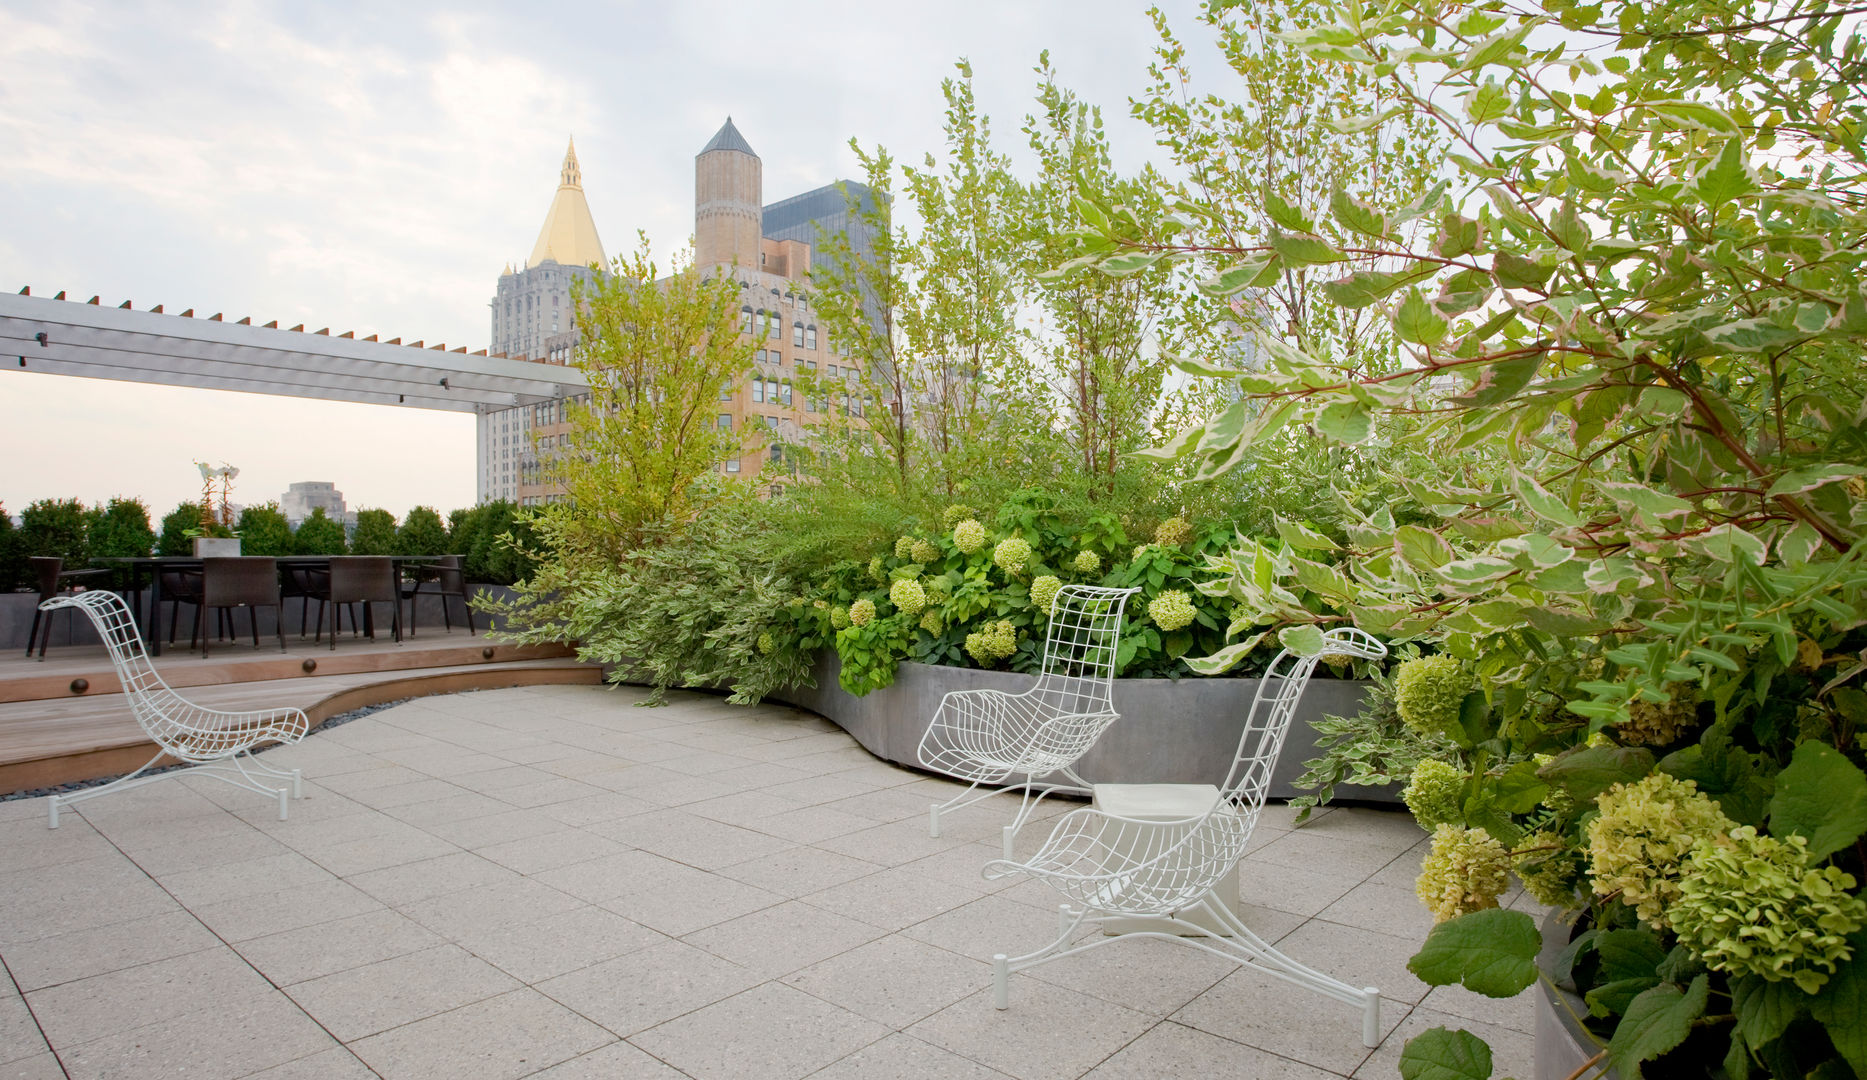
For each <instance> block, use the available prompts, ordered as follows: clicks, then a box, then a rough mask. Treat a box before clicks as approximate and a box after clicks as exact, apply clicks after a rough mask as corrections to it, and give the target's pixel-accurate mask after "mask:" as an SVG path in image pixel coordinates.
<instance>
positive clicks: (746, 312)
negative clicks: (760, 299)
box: [739, 307, 752, 335]
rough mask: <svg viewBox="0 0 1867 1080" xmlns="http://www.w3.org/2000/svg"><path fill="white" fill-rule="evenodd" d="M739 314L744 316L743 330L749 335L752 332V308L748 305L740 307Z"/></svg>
mask: <svg viewBox="0 0 1867 1080" xmlns="http://www.w3.org/2000/svg"><path fill="white" fill-rule="evenodd" d="M739 314H741V315H743V316H745V331H744V332H745V333H746V334H747V335H750V334H751V333H752V309H751V308H749V307H747V308H740V309H739Z"/></svg>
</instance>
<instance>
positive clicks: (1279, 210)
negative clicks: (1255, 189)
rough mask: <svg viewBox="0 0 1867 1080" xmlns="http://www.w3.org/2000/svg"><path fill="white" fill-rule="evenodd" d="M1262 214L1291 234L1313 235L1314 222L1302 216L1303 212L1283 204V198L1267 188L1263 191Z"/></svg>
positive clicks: (1285, 203) (1314, 229)
mask: <svg viewBox="0 0 1867 1080" xmlns="http://www.w3.org/2000/svg"><path fill="white" fill-rule="evenodd" d="M1264 212H1265V213H1266V214H1268V215H1269V216H1270V219H1271V220H1272V221H1275V222H1276V223H1277V224H1278V225H1279V226H1281V227H1282V228H1285V229H1289V230H1290V231H1291V232H1298V233H1313V232H1315V231H1316V223H1315V222H1313V221H1311V220H1310V219H1309V218H1308V217H1306V216H1304V214H1303V211H1301V210H1298V209H1297V208H1296V207H1294V206H1291V205H1290V204H1289V203H1287V202H1285V201H1284V199H1283V196H1281V195H1279V194H1278V193H1277V192H1275V191H1272V190H1271V189H1270V188H1269V187H1266V188H1265V189H1264Z"/></svg>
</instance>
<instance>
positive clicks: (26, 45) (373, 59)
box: [0, 0, 1205, 516]
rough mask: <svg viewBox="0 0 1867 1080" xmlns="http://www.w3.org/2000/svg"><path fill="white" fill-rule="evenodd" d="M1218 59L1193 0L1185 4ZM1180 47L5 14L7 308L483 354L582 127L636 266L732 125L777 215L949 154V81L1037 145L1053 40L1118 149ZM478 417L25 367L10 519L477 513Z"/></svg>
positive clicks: (578, 19)
mask: <svg viewBox="0 0 1867 1080" xmlns="http://www.w3.org/2000/svg"><path fill="white" fill-rule="evenodd" d="M1169 10H1171V11H1173V12H1174V19H1173V21H1174V23H1175V25H1176V26H1177V27H1178V28H1180V31H1181V34H1182V36H1183V37H1188V38H1192V39H1196V40H1202V41H1203V40H1204V37H1205V35H1204V34H1203V33H1202V32H1201V31H1200V30H1199V29H1198V28H1197V27H1195V26H1194V25H1193V18H1192V10H1191V5H1190V4H1179V5H1169ZM1152 42H1153V31H1152V28H1151V26H1150V24H1149V22H1148V18H1147V15H1146V10H1145V6H1144V4H1143V3H1139V2H1135V0H1088V2H1085V0H1061V2H1052V0H1043V2H1035V0H1012V2H1009V3H1007V2H1004V0H997V2H992V0H986V2H972V0H964V2H948V3H942V4H926V5H922V4H914V5H907V4H895V3H889V2H886V0H884V2H881V3H876V2H873V0H871V2H868V3H811V2H808V0H799V2H794V3H788V4H775V5H747V4H743V3H740V4H724V3H701V2H693V0H688V2H684V3H666V2H658V3H652V4H636V3H624V4H602V3H591V4H579V3H565V4H552V5H524V6H520V5H512V4H491V3H488V4H445V5H443V4H422V3H408V4H401V3H397V4H377V3H361V2H350V3H330V4H323V3H318V4H306V3H237V2H236V3H220V2H215V0H202V2H198V3H192V4H188V5H180V6H177V5H157V4H148V5H141V4H122V5H95V4H85V3H73V2H69V0H68V2H63V3H57V4H30V5H29V4H25V3H22V2H16V0H0V161H4V162H5V167H4V168H0V221H3V222H4V226H0V288H6V289H9V290H12V291H17V290H18V289H19V288H20V287H21V286H30V287H31V288H32V291H33V293H34V294H35V295H51V294H53V293H56V292H57V291H58V290H60V289H64V290H68V292H69V293H70V295H72V296H74V297H76V298H78V299H80V300H82V299H86V298H89V297H90V296H91V295H92V294H98V295H100V296H101V297H102V302H104V303H108V304H118V303H121V302H122V301H124V300H126V299H127V300H131V301H133V302H134V305H135V306H136V307H137V308H139V309H141V308H147V307H149V306H151V305H153V304H157V303H161V304H164V305H167V308H168V310H170V311H178V310H181V309H183V308H190V307H192V308H195V309H196V310H198V311H202V312H214V311H224V312H226V314H227V317H228V319H230V320H231V319H236V318H238V317H240V316H243V315H251V316H252V317H253V319H254V321H255V322H256V323H264V322H267V321H269V320H272V319H278V320H279V321H280V324H281V325H284V326H291V325H294V324H296V323H300V322H302V323H305V324H306V325H308V326H330V327H332V328H333V331H334V332H341V331H343V330H346V329H350V330H355V331H356V332H357V334H358V336H363V335H366V334H370V333H380V334H382V335H383V336H384V337H402V338H404V339H408V340H413V339H424V340H426V341H429V342H437V341H444V342H446V343H447V344H448V345H449V346H450V347H453V346H459V345H465V346H467V347H468V348H469V349H480V348H484V347H486V345H487V343H488V338H489V325H488V323H489V320H488V311H487V303H488V301H489V299H490V298H491V296H492V293H493V290H494V287H495V283H496V281H497V278H498V276H499V272H500V269H501V267H502V266H503V265H504V264H505V263H506V262H507V261H512V262H514V263H522V262H523V260H524V259H525V257H526V256H527V255H528V254H529V253H530V251H531V248H532V244H533V241H534V240H535V239H536V237H537V234H538V229H539V226H540V224H542V222H543V220H544V215H545V211H546V209H547V208H548V207H549V205H550V201H551V197H552V193H553V191H554V190H555V188H556V185H557V176H558V166H559V163H560V160H561V159H562V156H563V153H564V146H565V141H566V139H567V138H568V137H569V136H571V135H575V137H576V140H577V152H578V157H579V159H580V160H581V162H582V164H583V176H584V188H585V190H586V192H587V193H588V197H589V201H590V208H591V210H592V212H593V213H594V215H595V217H596V223H597V228H598V229H599V230H600V231H601V233H602V237H603V242H604V245H605V247H606V248H607V249H608V251H609V252H610V253H611V254H615V253H617V252H619V251H622V250H624V249H626V248H629V247H631V246H633V244H634V242H635V234H636V231H637V230H638V229H639V230H643V231H646V232H647V234H648V236H649V238H650V239H651V240H652V242H653V243H654V245H655V247H656V249H657V251H658V253H660V254H662V255H664V256H665V255H667V254H668V253H670V252H671V251H672V250H673V249H675V248H678V247H682V246H684V245H685V244H686V243H687V241H688V237H689V233H690V232H691V230H692V222H693V158H694V155H695V153H697V152H698V151H699V149H700V148H701V146H703V145H704V144H705V143H706V141H707V139H708V138H710V137H711V136H712V134H713V133H714V131H715V130H717V129H718V128H719V126H720V124H721V123H722V122H723V121H724V120H725V118H726V117H727V116H728V115H729V114H730V115H731V116H732V118H733V120H734V122H735V123H736V124H737V125H738V127H739V129H740V131H741V132H743V133H744V135H745V137H746V139H747V141H749V142H750V143H751V144H752V147H753V148H754V149H755V150H756V151H758V153H759V156H760V157H761V159H762V160H763V162H764V175H765V200H766V201H767V202H771V201H775V200H776V199H779V198H783V197H785V196H788V195H793V194H796V193H798V192H801V191H805V190H808V189H810V188H813V187H817V186H819V185H822V184H825V183H829V182H831V181H833V180H836V179H841V178H847V177H851V176H854V175H856V173H857V166H856V161H855V158H854V155H853V154H852V153H851V152H850V151H849V149H848V147H847V143H848V141H849V139H850V138H851V137H852V136H854V137H856V138H858V139H860V140H861V141H862V142H863V143H864V144H865V145H872V144H876V143H880V144H883V145H886V146H887V147H888V148H889V149H890V150H891V151H893V152H894V153H895V154H896V156H897V157H898V158H903V159H906V160H910V161H918V160H919V158H920V157H921V155H922V154H924V153H926V152H927V151H929V150H938V149H939V142H940V124H941V120H942V110H943V104H942V100H941V97H940V81H941V79H943V78H945V77H946V76H948V75H950V74H952V73H953V62H954V61H955V60H956V59H957V58H959V57H962V56H964V57H968V58H970V59H971V61H972V64H973V68H974V72H975V75H976V84H977V87H978V92H979V97H980V100H981V104H982V107H983V109H984V111H986V112H987V113H988V114H989V115H991V116H992V118H993V120H994V127H995V133H996V135H997V141H998V142H999V143H1000V144H1001V145H1002V146H1005V147H1006V148H1007V149H1018V148H1021V145H1022V135H1021V133H1019V131H1018V126H1019V123H1020V121H1021V118H1022V117H1023V115H1024V113H1025V111H1026V110H1027V108H1028V107H1029V102H1030V99H1031V90H1032V88H1033V85H1034V78H1033V76H1032V74H1031V68H1032V66H1033V64H1034V63H1035V62H1036V60H1037V56H1038V53H1039V51H1040V50H1042V49H1045V48H1048V49H1050V50H1051V55H1052V61H1053V63H1054V64H1055V66H1056V68H1057V69H1058V71H1059V72H1060V74H1061V76H1062V79H1063V81H1064V82H1065V84H1066V85H1069V86H1071V87H1074V88H1075V89H1077V90H1078V91H1079V93H1081V94H1082V95H1083V97H1084V98H1085V99H1087V100H1089V101H1091V102H1094V103H1098V104H1101V105H1103V106H1104V109H1105V113H1106V114H1107V115H1108V119H1109V120H1110V122H1111V126H1112V134H1113V137H1114V140H1115V144H1116V150H1117V154H1118V157H1119V158H1120V159H1121V160H1122V161H1123V162H1124V163H1126V164H1129V165H1132V164H1135V163H1138V162H1139V161H1141V160H1143V159H1147V158H1152V157H1154V156H1155V154H1154V153H1153V151H1152V147H1151V144H1150V142H1151V140H1150V136H1149V134H1148V132H1147V131H1146V130H1145V129H1144V128H1142V127H1140V126H1139V125H1138V124H1136V123H1134V122H1133V121H1131V120H1128V119H1127V118H1126V116H1127V104H1126V102H1127V99H1128V97H1129V96H1130V95H1133V94H1137V93H1139V92H1140V90H1141V89H1142V87H1143V85H1144V83H1145V80H1146V68H1147V64H1148V62H1149V59H1150V47H1151V44H1152ZM472 436H473V419H472V417H471V416H470V415H466V414H453V413H433V412H426V411H422V410H415V409H400V408H389V407H385V406H366V405H345V404H333V403H328V402H316V401H301V400H297V399H290V398H277V397H265V396H259V395H249V394H235V393H226V392H214V391H194V390H182V389H172V388H166V387H156V386H145V385H139V384H130V383H113V382H106V381H101V380H92V379H77V378H69V377H60V376H53V375H39V374H27V373H20V372H18V371H17V369H13V368H6V369H0V461H4V462H5V465H4V466H3V467H0V504H4V506H5V508H6V509H7V511H8V512H10V513H14V514H17V513H18V512H19V511H20V510H22V509H24V508H25V506H26V504H27V503H28V502H30V501H32V500H34V499H38V498H45V497H69V496H76V497H78V498H81V499H83V500H85V501H86V502H94V501H100V500H103V499H106V498H109V497H110V496H113V495H131V496H138V497H141V498H142V499H143V500H144V501H145V502H147V503H148V504H149V506H150V509H151V512H152V514H153V515H160V514H162V513H164V512H166V511H167V510H168V509H170V508H171V507H173V506H174V505H175V504H176V503H177V502H179V501H181V500H183V499H188V498H191V497H193V495H194V494H195V493H196V491H197V490H198V483H199V480H198V473H197V472H196V470H195V469H194V467H193V466H192V465H191V464H190V462H192V461H194V460H197V459H200V460H207V461H211V462H214V463H217V464H218V463H220V462H228V463H231V464H234V465H237V466H239V467H240V469H241V475H240V478H239V481H238V483H237V486H236V488H235V492H234V496H235V499H236V501H239V502H263V501H266V500H268V499H276V498H278V497H279V495H280V494H281V493H283V492H284V490H285V488H286V485H287V484H289V483H291V482H293V481H297V480H329V481H334V482H335V483H336V484H337V486H338V488H339V489H340V490H342V491H343V492H344V494H345V496H346V498H347V499H348V500H349V504H350V507H351V508H352V509H357V508H359V507H371V506H374V507H384V508H387V509H389V510H391V511H393V512H395V513H396V514H397V515H398V516H399V515H401V514H402V513H404V512H405V511H406V510H407V509H408V507H410V506H413V505H418V504H429V505H434V506H437V507H439V508H440V509H441V511H442V512H443V513H445V512H446V511H447V510H449V509H451V508H453V507H457V506H465V505H469V504H471V503H472V501H473V497H474V459H473V438H472Z"/></svg>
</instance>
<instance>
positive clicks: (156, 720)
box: [40, 590, 311, 829]
mask: <svg viewBox="0 0 1867 1080" xmlns="http://www.w3.org/2000/svg"><path fill="white" fill-rule="evenodd" d="M59 608H78V609H79V610H81V611H83V612H84V613H85V614H86V615H87V616H89V617H90V620H91V624H92V625H93V626H95V627H96V628H97V636H98V637H100V638H103V639H104V645H105V646H106V647H107V648H108V649H109V650H110V662H111V664H112V665H113V666H114V667H115V668H116V669H117V681H118V682H120V683H121V684H122V685H123V696H124V697H126V698H128V699H129V702H130V711H131V712H132V713H134V714H135V716H136V722H137V724H139V725H141V727H142V729H143V731H144V733H146V734H147V735H148V736H149V738H150V741H152V742H154V743H155V744H156V746H157V747H158V749H157V751H156V756H155V757H152V758H150V759H149V760H148V761H147V762H145V763H144V764H143V766H142V767H141V768H139V769H137V770H136V771H135V772H133V773H130V774H129V775H127V776H122V777H119V778H118V779H116V780H113V781H111V782H110V783H108V784H104V785H101V786H99V787H94V788H86V789H84V790H82V791H77V792H73V793H72V794H69V795H53V796H51V797H50V798H49V799H47V800H46V801H47V802H48V803H49V804H50V808H49V811H48V812H49V814H50V818H51V827H52V828H54V829H56V828H58V810H59V807H60V806H69V805H70V804H72V803H78V802H83V801H84V800H86V799H95V798H97V797H98V796H100V795H109V794H112V793H114V792H118V791H125V790H127V789H129V788H133V787H140V786H142V785H143V784H147V783H151V782H153V781H156V780H166V779H169V778H170V777H176V776H194V775H197V774H202V775H207V776H212V777H214V778H215V779H217V780H222V781H225V782H226V783H229V784H232V785H233V786H235V787H239V788H245V789H246V790H248V791H253V792H257V793H259V794H261V795H265V796H267V797H271V798H277V799H278V800H279V820H280V821H284V820H285V816H286V803H287V799H288V797H289V798H300V797H302V796H303V794H304V785H303V779H302V777H301V776H300V774H299V771H298V770H297V769H292V770H289V771H288V770H283V769H274V768H272V767H270V766H268V765H265V764H263V763H261V762H260V761H259V759H257V758H255V757H254V756H253V750H254V748H256V747H259V746H263V745H266V744H268V743H275V742H276V743H295V742H297V741H298V740H300V739H302V738H304V737H305V732H306V731H307V730H309V729H310V726H311V725H310V722H309V721H308V720H307V719H306V717H305V714H304V712H303V711H302V710H299V709H261V710H258V711H254V712H222V711H220V710H218V709H208V708H203V707H201V706H199V705H196V704H194V703H193V702H191V701H189V700H188V699H187V698H184V697H182V696H181V695H180V694H177V693H176V692H175V691H174V690H173V689H171V688H170V687H169V685H168V684H167V683H165V682H163V681H162V677H161V676H160V675H157V674H156V669H155V667H154V665H152V664H151V663H150V662H149V654H148V652H147V651H145V649H144V648H143V639H142V635H141V634H139V633H138V632H137V630H136V620H135V617H134V616H133V615H131V614H130V609H129V607H128V605H126V604H124V602H123V599H122V598H121V597H119V596H117V594H115V593H112V592H105V591H103V590H96V591H92V592H83V593H78V594H77V595H75V596H60V597H56V598H54V599H52V600H48V601H46V602H45V603H44V604H41V605H40V609H41V610H43V611H48V612H49V611H56V610H58V609H59ZM164 757H170V758H174V759H175V760H176V761H178V762H181V763H183V764H188V765H193V766H194V767H193V768H189V769H175V770H172V771H168V772H160V773H154V774H151V775H143V774H144V773H146V772H147V771H148V770H149V769H150V768H151V767H152V766H154V765H155V764H156V762H158V761H160V760H162V759H163V758H164ZM248 770H252V771H251V772H249V771H248ZM255 772H257V773H259V774H261V775H262V776H265V777H270V778H272V779H275V780H281V781H283V780H289V781H291V786H290V787H277V788H275V787H272V786H270V785H268V784H266V783H263V782H261V780H260V779H259V778H258V777H255V776H254V775H253V773H255Z"/></svg>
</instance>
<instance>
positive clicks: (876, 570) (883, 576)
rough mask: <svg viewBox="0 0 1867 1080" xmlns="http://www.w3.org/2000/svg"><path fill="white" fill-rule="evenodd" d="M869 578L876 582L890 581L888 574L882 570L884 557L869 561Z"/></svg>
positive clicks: (878, 556)
mask: <svg viewBox="0 0 1867 1080" xmlns="http://www.w3.org/2000/svg"><path fill="white" fill-rule="evenodd" d="M869 577H871V578H873V579H875V580H876V581H887V580H888V572H887V571H885V570H883V569H882V557H881V556H880V555H877V556H876V557H875V558H873V559H870V560H869Z"/></svg>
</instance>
